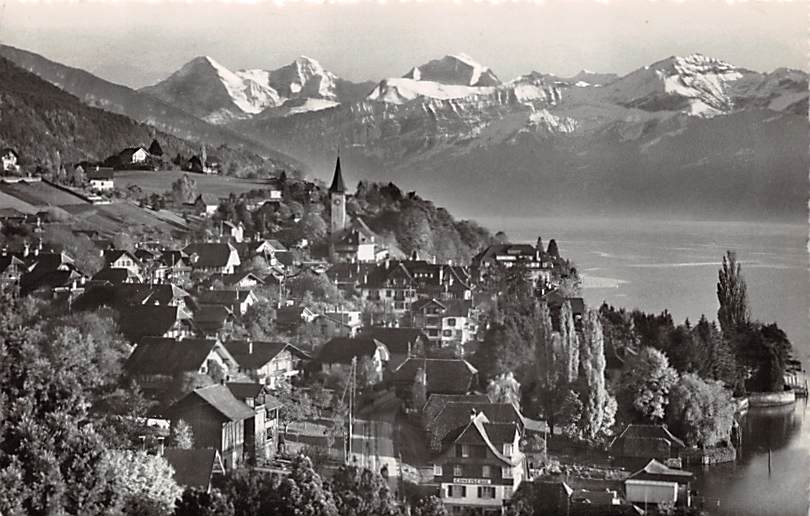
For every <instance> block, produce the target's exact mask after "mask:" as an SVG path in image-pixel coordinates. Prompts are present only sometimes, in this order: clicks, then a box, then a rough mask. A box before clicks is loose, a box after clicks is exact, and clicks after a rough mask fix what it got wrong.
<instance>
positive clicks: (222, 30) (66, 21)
mask: <svg viewBox="0 0 810 516" xmlns="http://www.w3.org/2000/svg"><path fill="white" fill-rule="evenodd" d="M2 1H4V0H0V2H2ZM250 2H252V3H238V0H222V1H216V0H214V1H197V0H188V1H182V2H179V1H175V2H172V3H168V2H166V3H163V2H161V1H160V0H143V1H127V0H118V1H114V2H102V1H98V0H96V1H93V2H86V1H81V0H72V1H59V0H47V1H46V0H38V1H34V0H27V1H25V2H23V1H22V0H5V3H4V4H2V5H0V41H2V43H5V44H9V45H13V46H16V47H19V48H24V49H26V50H30V51H33V52H36V53H39V54H42V55H44V56H45V57H47V58H49V59H52V60H55V61H58V62H61V63H65V64H68V65H71V66H76V67H79V68H83V69H86V70H88V71H90V72H92V73H94V74H96V75H99V76H101V77H103V78H105V79H108V80H111V81H113V82H117V83H121V84H126V85H128V86H132V87H142V86H145V85H149V84H153V83H155V82H157V81H159V80H161V79H163V78H165V77H167V76H168V75H169V74H171V73H172V72H173V71H175V70H176V69H178V68H179V67H180V66H182V65H183V64H184V63H185V62H187V61H189V60H190V59H192V58H193V57H196V56H198V55H209V56H211V57H213V58H214V59H216V60H217V61H219V62H220V63H222V64H223V65H225V66H227V67H228V68H231V69H240V68H265V69H272V68H277V67H279V66H282V65H284V64H287V63H289V62H290V61H292V60H293V59H294V58H295V57H297V56H299V55H307V56H310V57H312V58H315V59H317V60H318V61H320V62H321V64H323V65H324V67H326V68H327V69H328V70H330V71H332V72H334V73H336V74H337V75H339V76H341V77H343V78H346V79H349V80H354V81H361V80H375V81H376V80H379V79H382V78H385V77H395V76H401V75H403V74H404V73H406V72H407V71H408V70H409V69H410V68H411V67H413V66H415V65H418V64H421V63H424V62H426V61H429V60H430V59H434V58H437V57H441V56H443V55H446V54H453V53H459V52H464V53H467V54H469V55H471V56H472V57H474V58H475V59H476V60H477V61H479V62H481V63H482V64H485V65H487V66H489V67H491V68H492V70H493V71H494V72H495V73H496V74H497V75H498V76H499V77H500V78H501V79H504V80H508V79H512V78H514V77H516V76H518V75H521V74H524V73H528V72H530V71H539V72H544V73H554V74H558V75H561V76H566V75H573V74H575V73H576V72H578V71H579V70H582V69H588V70H592V71H597V72H616V73H627V72H630V71H632V70H634V69H636V68H639V67H641V66H644V65H648V64H652V63H654V62H655V61H658V60H660V59H664V58H666V57H668V56H671V55H684V54H690V53H693V52H701V53H703V54H706V55H709V56H712V57H717V58H720V59H724V60H726V61H728V62H730V63H732V64H735V65H737V66H742V67H745V68H750V69H753V70H759V71H770V70H773V69H774V68H778V67H782V66H787V67H791V68H801V69H805V70H807V69H808V54H807V37H808V32H807V23H808V13H807V9H808V4H807V3H806V2H803V1H797V2H752V1H747V2H733V3H729V2H726V1H714V0H685V1H670V0H664V1H661V0H658V1H652V0H614V1H610V2H606V1H605V0H602V1H601V2H599V1H595V0H538V1H537V2H529V1H524V0H517V1H513V0H508V1H507V0H434V1H431V0H418V1H417V0H375V1H363V0H350V1H345V0H314V1H313V0H308V1H307V0H305V1H285V0H274V1H263V0H250ZM316 2H320V3H316ZM330 2H332V3H330Z"/></svg>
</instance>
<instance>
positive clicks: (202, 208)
mask: <svg viewBox="0 0 810 516" xmlns="http://www.w3.org/2000/svg"><path fill="white" fill-rule="evenodd" d="M219 204H220V200H219V198H218V197H216V196H214V195H211V194H209V193H201V194H199V195H198V196H197V197H196V198H195V199H194V201H192V202H190V203H187V204H186V206H188V207H190V208H192V209H193V210H194V213H196V214H197V215H200V216H203V217H210V216H211V215H213V214H214V213H216V212H217V210H218V209H219Z"/></svg>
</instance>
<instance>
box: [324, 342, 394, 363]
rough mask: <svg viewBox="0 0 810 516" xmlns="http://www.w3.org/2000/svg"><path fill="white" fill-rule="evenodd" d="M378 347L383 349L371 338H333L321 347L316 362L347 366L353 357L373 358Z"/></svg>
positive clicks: (380, 344)
mask: <svg viewBox="0 0 810 516" xmlns="http://www.w3.org/2000/svg"><path fill="white" fill-rule="evenodd" d="M379 346H382V347H383V348H385V346H384V345H383V344H382V343H381V342H379V341H378V340H376V339H373V338H371V337H335V338H333V339H331V340H329V341H328V342H327V343H326V344H324V345H323V346H321V349H320V350H319V351H318V356H317V357H316V360H317V361H318V362H321V363H324V364H349V363H351V361H352V358H354V357H361V356H368V357H371V356H373V355H374V353H375V352H376V351H377V347H379ZM386 351H387V349H386Z"/></svg>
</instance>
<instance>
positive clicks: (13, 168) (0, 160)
mask: <svg viewBox="0 0 810 516" xmlns="http://www.w3.org/2000/svg"><path fill="white" fill-rule="evenodd" d="M19 161H20V155H19V154H17V151H15V150H14V149H11V148H9V147H6V148H5V149H3V151H2V153H0V165H2V167H3V172H11V173H17V172H19V171H20V163H19Z"/></svg>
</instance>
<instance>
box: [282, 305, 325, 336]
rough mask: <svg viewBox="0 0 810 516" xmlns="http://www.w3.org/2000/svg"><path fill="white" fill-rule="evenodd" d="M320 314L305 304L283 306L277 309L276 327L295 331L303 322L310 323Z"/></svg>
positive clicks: (285, 330)
mask: <svg viewBox="0 0 810 516" xmlns="http://www.w3.org/2000/svg"><path fill="white" fill-rule="evenodd" d="M317 318H318V314H316V313H315V312H313V311H312V310H310V309H309V308H308V307H306V306H303V305H291V306H282V307H280V308H278V309H276V319H275V321H273V322H274V323H275V325H276V327H277V328H278V329H279V330H280V331H283V332H293V331H295V330H296V329H298V327H299V326H301V325H302V324H310V323H312V322H313V321H315V319H317Z"/></svg>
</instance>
